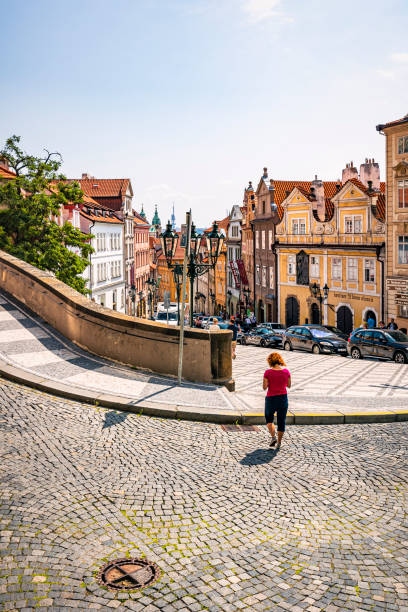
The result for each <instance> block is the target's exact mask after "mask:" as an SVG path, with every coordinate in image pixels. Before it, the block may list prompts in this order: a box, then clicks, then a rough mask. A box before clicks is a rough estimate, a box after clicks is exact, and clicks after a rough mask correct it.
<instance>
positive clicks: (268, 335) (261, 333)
mask: <svg viewBox="0 0 408 612" xmlns="http://www.w3.org/2000/svg"><path fill="white" fill-rule="evenodd" d="M239 342H240V344H255V345H256V346H278V345H279V344H280V343H281V342H282V337H281V336H280V335H279V334H276V333H274V332H272V331H271V330H270V329H266V328H263V327H261V328H257V329H253V330H251V331H250V332H248V333H244V334H242V336H241V337H240V338H239Z"/></svg>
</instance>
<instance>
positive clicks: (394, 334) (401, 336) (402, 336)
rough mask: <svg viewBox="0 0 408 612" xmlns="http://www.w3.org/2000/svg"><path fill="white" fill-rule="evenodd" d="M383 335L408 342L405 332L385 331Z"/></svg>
mask: <svg viewBox="0 0 408 612" xmlns="http://www.w3.org/2000/svg"><path fill="white" fill-rule="evenodd" d="M385 335H386V336H390V337H391V339H392V340H396V341H397V342H408V336H407V334H404V332H402V331H387V332H385Z"/></svg>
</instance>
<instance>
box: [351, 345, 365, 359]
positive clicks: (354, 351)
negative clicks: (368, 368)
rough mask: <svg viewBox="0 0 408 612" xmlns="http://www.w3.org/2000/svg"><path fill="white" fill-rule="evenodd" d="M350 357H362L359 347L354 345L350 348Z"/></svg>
mask: <svg viewBox="0 0 408 612" xmlns="http://www.w3.org/2000/svg"><path fill="white" fill-rule="evenodd" d="M351 357H352V359H362V358H363V356H362V354H361V353H360V351H359V349H358V348H356V347H354V348H352V349H351Z"/></svg>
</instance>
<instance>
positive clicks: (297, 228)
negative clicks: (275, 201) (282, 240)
mask: <svg viewBox="0 0 408 612" xmlns="http://www.w3.org/2000/svg"><path fill="white" fill-rule="evenodd" d="M292 234H306V221H305V219H292Z"/></svg>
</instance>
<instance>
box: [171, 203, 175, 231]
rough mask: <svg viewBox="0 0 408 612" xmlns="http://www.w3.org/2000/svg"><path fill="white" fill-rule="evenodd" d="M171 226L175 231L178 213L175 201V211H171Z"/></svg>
mask: <svg viewBox="0 0 408 612" xmlns="http://www.w3.org/2000/svg"><path fill="white" fill-rule="evenodd" d="M171 228H172V230H173V231H174V230H175V229H176V215H175V213H174V202H173V212H172V213H171Z"/></svg>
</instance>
